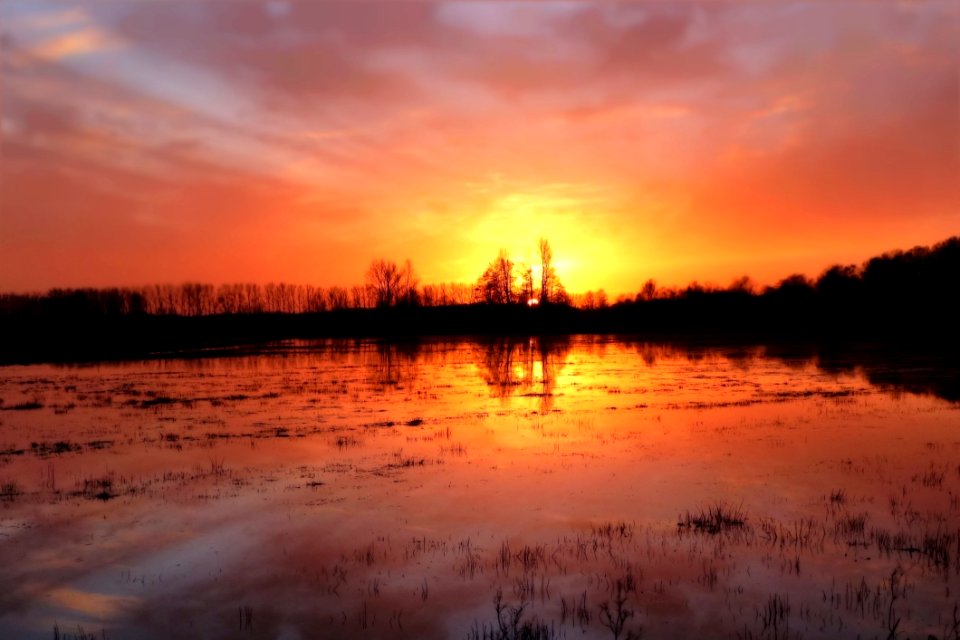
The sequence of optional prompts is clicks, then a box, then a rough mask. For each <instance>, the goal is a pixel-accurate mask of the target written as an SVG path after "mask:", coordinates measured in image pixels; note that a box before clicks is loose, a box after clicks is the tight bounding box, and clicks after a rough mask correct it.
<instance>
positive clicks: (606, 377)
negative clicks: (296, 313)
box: [0, 337, 960, 639]
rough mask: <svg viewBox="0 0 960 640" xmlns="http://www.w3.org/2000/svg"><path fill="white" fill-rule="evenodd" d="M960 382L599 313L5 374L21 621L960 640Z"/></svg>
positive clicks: (286, 633)
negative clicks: (507, 333)
mask: <svg viewBox="0 0 960 640" xmlns="http://www.w3.org/2000/svg"><path fill="white" fill-rule="evenodd" d="M866 353H869V352H866ZM956 384H957V380H956V379H955V378H954V377H953V376H952V375H951V374H949V373H944V372H942V371H940V370H938V369H937V368H936V367H930V366H927V365H923V366H920V365H918V364H915V363H909V362H908V363H906V364H904V363H903V362H899V363H898V364H897V366H888V365H887V364H886V363H885V361H884V360H883V359H881V358H879V357H877V358H873V357H872V356H870V357H865V356H864V355H863V354H861V356H860V357H858V358H845V357H840V356H838V357H836V358H832V359H827V358H814V357H810V356H809V355H807V354H806V353H804V352H797V353H790V352H789V351H783V350H780V351H777V350H773V349H764V348H691V347H679V346H670V345H657V344H648V343H643V342H630V341H618V340H614V339H607V338H599V337H579V338H553V339H549V340H547V339H539V340H538V339H526V338H524V339H515V340H508V339H503V340H485V341H434V342H430V341H427V342H420V343H417V344H400V345H390V344H382V343H377V342H368V341H349V342H317V343H313V342H310V343H306V342H296V343H284V344H278V345H272V346H270V347H269V348H263V349H257V350H246V351H244V350H237V351H236V352H227V353H221V354H217V356H216V357H206V358H190V359H166V360H151V361H139V362H129V363H105V364H97V365H85V366H52V365H36V366H12V367H3V368H0V400H2V403H0V637H2V638H51V637H57V638H92V637H96V638H102V637H106V638H110V639H117V638H290V639H293V638H345V637H349V638H361V639H362V638H370V639H374V638H465V639H466V638H476V639H484V638H491V639H493V638H511V639H512V638H614V639H622V638H636V637H642V638H674V637H729V638H881V639H882V638H928V637H929V636H933V637H936V638H954V639H956V638H960V403H958V402H957V395H956V394H955V388H956Z"/></svg>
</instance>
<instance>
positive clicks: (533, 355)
mask: <svg viewBox="0 0 960 640" xmlns="http://www.w3.org/2000/svg"><path fill="white" fill-rule="evenodd" d="M569 352H570V338H569V336H530V337H518V336H510V337H503V338H494V339H490V340H486V341H482V342H478V343H477V344H476V345H475V347H474V353H475V354H476V355H475V358H476V362H477V367H478V368H479V369H480V375H481V376H482V377H483V380H484V382H486V383H487V386H488V387H489V388H490V391H491V394H492V395H493V396H494V397H497V398H504V399H505V398H509V397H511V396H528V397H537V398H539V399H540V410H541V411H549V410H550V409H551V408H552V407H553V390H554V385H555V384H556V378H557V375H558V374H559V373H560V371H561V370H562V369H563V367H564V365H565V364H566V361H567V355H568V354H569Z"/></svg>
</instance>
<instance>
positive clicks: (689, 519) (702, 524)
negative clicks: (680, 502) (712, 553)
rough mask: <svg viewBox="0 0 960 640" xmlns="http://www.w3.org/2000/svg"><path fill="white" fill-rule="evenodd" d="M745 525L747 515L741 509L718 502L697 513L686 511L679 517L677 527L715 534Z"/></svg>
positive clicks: (741, 527)
mask: <svg viewBox="0 0 960 640" xmlns="http://www.w3.org/2000/svg"><path fill="white" fill-rule="evenodd" d="M746 525H747V515H746V513H745V512H744V510H743V508H742V507H737V506H732V505H729V504H726V503H722V502H719V503H717V504H714V505H712V506H709V507H706V508H701V509H700V510H699V511H697V512H695V513H694V512H691V511H687V512H686V513H684V514H683V515H681V516H680V520H679V522H678V523H677V527H679V528H681V529H690V530H693V531H697V532H702V533H709V534H717V533H720V532H722V531H728V530H731V529H743V528H745V527H746Z"/></svg>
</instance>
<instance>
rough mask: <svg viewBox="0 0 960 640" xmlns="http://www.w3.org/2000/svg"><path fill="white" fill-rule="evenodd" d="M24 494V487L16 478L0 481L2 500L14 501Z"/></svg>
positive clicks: (0, 499) (0, 497)
mask: <svg viewBox="0 0 960 640" xmlns="http://www.w3.org/2000/svg"><path fill="white" fill-rule="evenodd" d="M21 495H23V489H22V488H21V487H20V485H19V484H18V483H17V481H16V480H9V481H5V482H0V501H2V502H13V501H14V500H16V499H17V498H18V497H20V496H21Z"/></svg>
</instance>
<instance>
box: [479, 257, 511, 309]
mask: <svg viewBox="0 0 960 640" xmlns="http://www.w3.org/2000/svg"><path fill="white" fill-rule="evenodd" d="M514 281H515V276H514V273H513V262H512V261H511V260H510V259H509V258H508V257H507V251H506V249H500V252H499V253H498V254H497V257H496V259H495V260H494V261H493V262H491V263H490V264H489V265H487V269H486V271H484V272H483V275H481V276H480V279H479V280H477V285H476V293H475V299H476V300H477V301H478V302H486V303H489V304H512V303H513V302H515V301H516V291H515V288H516V285H515V282H514Z"/></svg>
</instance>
